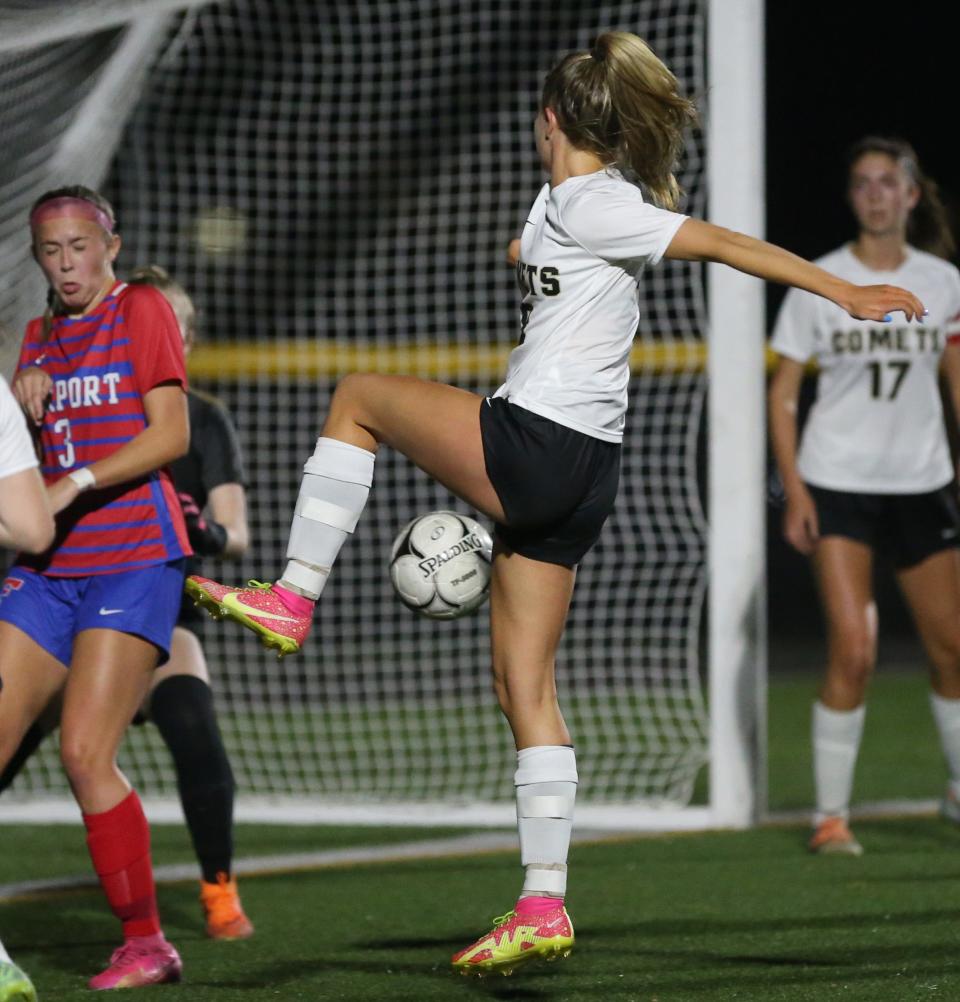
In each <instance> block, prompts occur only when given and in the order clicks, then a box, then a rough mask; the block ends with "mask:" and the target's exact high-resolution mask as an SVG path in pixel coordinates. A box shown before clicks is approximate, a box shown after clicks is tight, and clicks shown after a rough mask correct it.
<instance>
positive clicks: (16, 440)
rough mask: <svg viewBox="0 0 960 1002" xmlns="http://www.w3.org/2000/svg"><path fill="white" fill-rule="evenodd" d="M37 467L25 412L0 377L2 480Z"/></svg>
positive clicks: (0, 457)
mask: <svg viewBox="0 0 960 1002" xmlns="http://www.w3.org/2000/svg"><path fill="white" fill-rule="evenodd" d="M36 465H37V455H36V453H35V452H34V450H33V442H32V441H31V440H30V432H29V431H28V430H27V422H26V419H25V418H24V416H23V411H21V410H20V405H19V404H18V403H17V401H16V400H15V399H14V396H13V394H12V393H11V392H10V387H9V386H7V381H6V380H5V379H4V378H3V376H0V479H2V478H3V477H9V476H12V475H13V474H14V473H19V472H20V471H21V470H29V469H30V468H31V467H33V466H36Z"/></svg>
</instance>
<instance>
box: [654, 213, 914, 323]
mask: <svg viewBox="0 0 960 1002" xmlns="http://www.w3.org/2000/svg"><path fill="white" fill-rule="evenodd" d="M665 256H666V257H668V258H676V259H679V260H682V261H716V262H717V263H718V264H726V265H729V266H730V267H731V268H736V269H737V271H742V272H745V273H746V274H748V275H756V277H757V278H762V279H765V280H766V281H768V282H779V283H780V284H781V285H792V286H795V287H796V288H798V289H805V290H806V291H807V292H813V293H815V294H816V295H818V296H823V297H824V298H825V299H829V300H831V301H832V302H834V303H836V304H837V305H838V306H840V307H842V308H843V309H844V310H846V311H847V313H849V314H850V316H852V317H855V318H856V319H857V320H877V321H883V320H885V319H886V318H887V316H888V315H889V314H890V313H892V312H894V311H900V312H902V313H904V314H906V317H907V319H908V320H913V319H914V318H917V319H919V318H920V317H921V316H923V313H924V306H923V303H921V302H920V300H919V299H917V297H916V296H915V295H913V293H912V292H907V291H906V290H905V289H900V288H898V287H897V286H895V285H853V284H852V283H851V282H845V281H844V280H843V279H842V278H837V276H836V275H831V274H830V273H829V272H827V271H824V270H823V269H822V268H818V267H817V266H816V265H815V264H811V263H810V262H809V261H805V260H804V259H803V258H802V257H798V256H797V255H796V254H791V253H790V251H787V250H784V249H783V248H782V247H777V246H776V244H769V243H767V242H766V241H765V240H757V239H755V238H754V237H748V236H746V235H745V234H743V233H737V232H735V231H734V230H727V229H724V228H723V227H722V226H714V225H713V223H706V222H704V221H703V220H702V219H687V220H685V221H684V223H683V224H682V225H681V227H680V229H679V230H677V232H676V234H675V235H674V237H673V240H671V241H670V245H669V246H668V247H667V251H666V254H665Z"/></svg>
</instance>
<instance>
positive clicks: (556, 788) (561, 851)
mask: <svg viewBox="0 0 960 1002" xmlns="http://www.w3.org/2000/svg"><path fill="white" fill-rule="evenodd" d="M514 785H515V787H516V792H517V826H518V828H519V830H520V861H521V863H522V864H523V866H524V868H525V870H526V875H525V877H524V881H523V890H522V892H521V896H526V895H537V896H542V897H554V898H562V897H563V896H564V894H565V893H566V889H567V853H568V851H569V849H570V834H571V832H572V830H573V805H574V801H575V799H576V795H577V760H576V756H575V755H574V752H573V749H572V748H569V747H567V746H566V745H539V746H537V747H534V748H524V749H522V750H521V751H519V752H517V771H516V774H515V775H514Z"/></svg>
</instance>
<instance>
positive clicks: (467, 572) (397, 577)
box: [390, 511, 493, 619]
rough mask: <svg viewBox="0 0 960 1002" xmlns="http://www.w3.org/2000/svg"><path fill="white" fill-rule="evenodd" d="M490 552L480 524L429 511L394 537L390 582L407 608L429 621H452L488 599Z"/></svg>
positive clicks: (457, 516)
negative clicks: (426, 617)
mask: <svg viewBox="0 0 960 1002" xmlns="http://www.w3.org/2000/svg"><path fill="white" fill-rule="evenodd" d="M492 552H493V541H492V540H491V539H490V533H489V532H487V530H486V529H484V527H483V526H482V525H481V524H480V523H479V522H476V521H474V519H472V518H468V517H467V516H466V515H458V514H457V513H456V512H453V511H432V512H430V513H429V514H428V515H420V516H419V517H417V518H415V519H414V520H413V521H412V522H410V523H408V524H407V525H405V526H404V527H403V529H401V530H400V532H399V533H398V535H397V538H396V539H395V540H394V543H393V551H392V553H391V554H390V580H391V581H392V582H393V587H394V588H395V589H396V592H397V595H399V596H400V601H401V602H403V604H404V605H405V606H406V607H407V608H408V609H413V610H414V612H419V613H421V614H422V615H424V616H429V617H430V618H431V619H456V618H457V617H458V616H465V615H466V614H467V613H469V612H473V611H474V610H475V609H479V608H480V606H481V605H483V603H484V602H485V601H486V600H487V596H488V595H489V593H490V560H491V556H492Z"/></svg>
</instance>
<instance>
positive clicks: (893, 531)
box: [809, 485, 960, 570]
mask: <svg viewBox="0 0 960 1002" xmlns="http://www.w3.org/2000/svg"><path fill="white" fill-rule="evenodd" d="M809 489H810V493H811V495H812V496H813V500H814V503H815V504H816V506H817V519H818V520H819V523H820V536H821V538H822V537H823V536H846V537H847V538H848V539H855V540H857V541H858V542H861V543H865V544H866V545H867V546H870V547H872V548H873V549H875V550H878V551H879V552H881V553H885V554H886V555H887V556H889V558H890V559H891V561H892V562H893V565H894V567H896V568H898V569H900V570H903V569H905V568H907V567H913V566H914V565H915V564H919V563H920V562H921V561H922V560H926V558H927V557H929V556H931V555H932V554H934V553H938V552H939V551H940V550H947V549H950V547H953V546H958V545H960V509H958V506H957V499H956V496H955V493H954V490H955V488H954V487H953V485H950V486H947V487H941V488H940V489H939V490H936V491H928V492H926V493H924V494H857V493H854V492H852V491H832V490H828V489H827V488H825V487H814V486H813V485H809Z"/></svg>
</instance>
